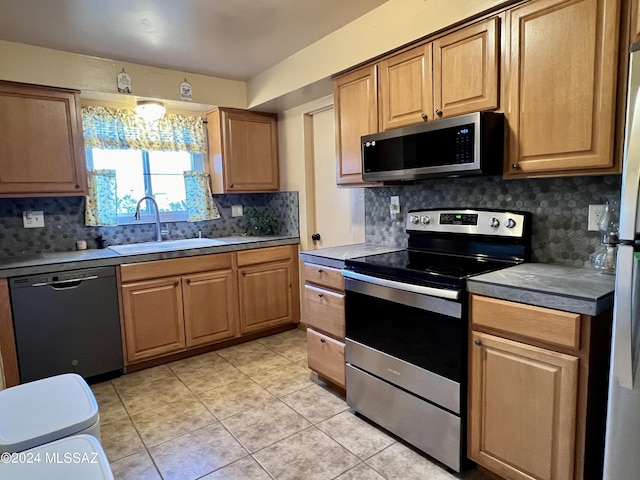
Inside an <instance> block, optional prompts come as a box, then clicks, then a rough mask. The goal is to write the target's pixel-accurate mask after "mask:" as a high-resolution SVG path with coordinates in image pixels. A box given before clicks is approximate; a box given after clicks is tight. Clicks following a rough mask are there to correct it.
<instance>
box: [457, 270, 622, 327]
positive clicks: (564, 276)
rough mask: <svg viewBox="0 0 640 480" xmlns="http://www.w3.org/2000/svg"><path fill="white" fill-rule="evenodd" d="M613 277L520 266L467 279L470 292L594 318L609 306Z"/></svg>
mask: <svg viewBox="0 0 640 480" xmlns="http://www.w3.org/2000/svg"><path fill="white" fill-rule="evenodd" d="M614 285H615V275H612V274H610V273H605V272H603V271H601V270H596V269H593V268H586V267H568V266H564V265H555V264H543V263H524V264H522V265H517V266H515V267H510V268H505V269H503V270H498V271H495V272H490V273H485V274H483V275H478V276H476V277H472V278H469V279H468V281H467V288H468V290H469V292H470V293H477V294H479V295H486V296H488V297H494V298H500V299H503V300H510V301H514V302H519V303H525V304H528V305H537V306H540V307H547V308H553V309H556V310H564V311H566V312H573V313H582V314H586V315H598V314H600V313H602V312H604V311H606V310H608V309H610V308H612V307H613V291H614Z"/></svg>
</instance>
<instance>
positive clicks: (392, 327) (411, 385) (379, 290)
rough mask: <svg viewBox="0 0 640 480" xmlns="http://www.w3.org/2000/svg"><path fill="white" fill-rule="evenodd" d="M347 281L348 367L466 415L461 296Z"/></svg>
mask: <svg viewBox="0 0 640 480" xmlns="http://www.w3.org/2000/svg"><path fill="white" fill-rule="evenodd" d="M343 275H344V277H345V291H346V294H345V312H346V341H345V355H346V361H347V363H348V364H350V365H351V366H353V367H356V368H358V369H360V370H362V371H364V372H367V373H369V374H372V375H374V376H376V377H378V378H380V379H383V380H386V381H387V382H390V383H392V384H394V385H396V386H398V387H400V388H402V389H403V390H405V391H408V392H410V393H412V394H414V395H417V396H419V397H421V398H423V399H426V400H427V401H429V402H431V403H434V404H436V405H438V406H440V407H441V408H444V409H446V410H448V411H450V412H452V413H454V414H456V415H461V409H462V407H463V405H461V397H462V395H461V394H462V393H463V392H461V385H464V384H465V382H466V375H465V372H466V368H465V367H466V366H465V363H466V349H465V340H466V330H467V326H466V321H465V320H463V305H462V302H461V301H459V300H451V299H458V298H459V297H460V295H461V292H460V291H459V290H441V289H434V288H430V287H422V286H416V285H412V284H403V283H399V282H391V281H389V280H385V279H381V278H378V277H371V276H367V275H362V274H360V273H355V272H352V271H350V270H343ZM424 292H429V293H430V295H427V294H425V293H424ZM433 294H440V295H442V296H444V297H448V298H440V297H436V296H433ZM348 389H349V385H348V384H347V390H348Z"/></svg>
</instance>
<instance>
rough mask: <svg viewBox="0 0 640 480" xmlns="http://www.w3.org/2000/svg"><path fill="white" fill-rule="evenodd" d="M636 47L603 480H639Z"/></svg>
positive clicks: (639, 77) (639, 67)
mask: <svg viewBox="0 0 640 480" xmlns="http://www.w3.org/2000/svg"><path fill="white" fill-rule="evenodd" d="M638 89H640V43H639V44H636V45H634V46H632V48H631V58H630V64H629V90H628V98H627V113H626V125H625V145H624V153H623V155H624V164H623V173H622V189H621V192H620V193H621V198H620V226H619V241H620V243H619V244H618V255H617V261H616V283H615V300H614V308H613V332H612V344H611V347H612V348H611V369H610V373H609V397H608V398H609V399H608V404H607V420H606V434H605V452H604V474H603V478H604V480H638V479H640V375H639V372H638V368H637V367H638V352H639V350H640V345H639V343H640V312H639V310H638V303H639V301H640V285H639V283H640V281H639V278H638V277H639V276H640V272H639V270H640V235H639V232H640V222H639V218H638V212H639V207H638V203H639V202H638V200H639V193H640V191H639V187H640V102H639V101H638V100H639V95H638Z"/></svg>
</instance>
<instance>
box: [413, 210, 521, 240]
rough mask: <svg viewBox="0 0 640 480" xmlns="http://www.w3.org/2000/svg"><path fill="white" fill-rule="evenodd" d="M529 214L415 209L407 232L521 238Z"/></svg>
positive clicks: (502, 211)
mask: <svg viewBox="0 0 640 480" xmlns="http://www.w3.org/2000/svg"><path fill="white" fill-rule="evenodd" d="M527 218H528V215H527V214H525V213H522V212H510V211H504V210H471V209H462V210H412V211H410V212H409V214H408V216H407V232H409V233H411V232H425V233H427V232H442V233H465V234H473V235H495V236H502V237H522V236H523V235H524V232H525V231H527V229H528V226H525V223H526V222H527Z"/></svg>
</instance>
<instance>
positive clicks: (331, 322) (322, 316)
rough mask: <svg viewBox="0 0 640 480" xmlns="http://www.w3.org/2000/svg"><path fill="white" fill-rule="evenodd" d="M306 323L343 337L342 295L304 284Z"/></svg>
mask: <svg viewBox="0 0 640 480" xmlns="http://www.w3.org/2000/svg"><path fill="white" fill-rule="evenodd" d="M304 292H305V303H306V307H307V325H309V326H310V327H313V328H315V329H316V330H320V331H322V332H325V333H328V334H329V335H332V336H334V337H337V338H340V339H344V295H343V294H341V293H335V292H331V291H329V290H325V289H323V288H317V287H314V286H311V285H305V287H304Z"/></svg>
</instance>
